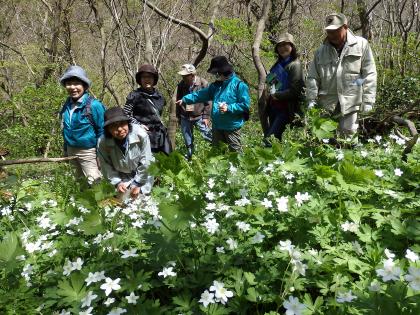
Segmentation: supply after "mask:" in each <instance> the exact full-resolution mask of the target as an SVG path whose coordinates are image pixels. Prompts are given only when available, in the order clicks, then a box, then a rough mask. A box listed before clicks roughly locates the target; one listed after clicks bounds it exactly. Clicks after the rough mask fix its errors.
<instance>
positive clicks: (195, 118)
mask: <svg viewBox="0 0 420 315" xmlns="http://www.w3.org/2000/svg"><path fill="white" fill-rule="evenodd" d="M178 74H179V75H181V76H182V80H181V81H180V82H179V83H178V85H177V88H176V93H175V95H174V101H175V102H176V101H178V100H180V99H182V97H184V96H185V95H187V94H189V93H191V92H194V91H199V90H201V89H203V88H206V87H207V86H208V82H207V81H206V80H205V79H203V78H201V77H199V76H198V75H197V70H196V68H195V67H194V65H192V64H184V65H182V66H181V70H180V71H179V72H178ZM210 111H211V102H203V103H197V104H194V105H192V104H191V105H187V106H177V107H176V117H177V118H178V120H179V122H180V126H181V132H182V136H183V137H184V143H185V146H186V148H187V155H186V157H187V158H188V159H191V157H192V155H193V153H194V148H195V146H194V132H193V129H194V127H196V128H198V130H199V131H200V133H201V135H202V137H203V139H204V140H206V141H209V142H211V140H212V134H211V129H210Z"/></svg>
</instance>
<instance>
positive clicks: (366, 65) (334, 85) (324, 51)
mask: <svg viewBox="0 0 420 315" xmlns="http://www.w3.org/2000/svg"><path fill="white" fill-rule="evenodd" d="M376 80H377V74H376V66H375V59H374V57H373V54H372V50H371V49H370V47H369V43H368V41H367V40H366V39H364V38H362V37H359V36H355V35H354V34H353V33H352V32H351V31H350V30H348V31H347V41H346V44H345V46H344V48H343V50H342V52H341V55H340V56H338V53H337V51H336V49H335V48H334V47H333V46H332V45H331V44H330V43H329V42H327V41H325V43H324V44H323V45H322V46H321V47H320V48H319V49H318V50H317V51H316V52H315V57H314V60H313V61H312V63H311V66H310V69H309V73H308V78H307V81H306V98H307V100H308V101H318V104H320V105H321V106H322V107H324V108H325V109H327V110H329V111H334V109H335V107H336V105H337V103H340V105H341V112H342V114H343V115H345V114H348V113H351V112H354V111H358V110H360V109H361V107H362V106H363V105H365V104H369V105H373V104H374V103H375V97H376Z"/></svg>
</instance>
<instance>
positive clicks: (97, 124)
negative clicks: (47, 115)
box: [61, 93, 105, 149]
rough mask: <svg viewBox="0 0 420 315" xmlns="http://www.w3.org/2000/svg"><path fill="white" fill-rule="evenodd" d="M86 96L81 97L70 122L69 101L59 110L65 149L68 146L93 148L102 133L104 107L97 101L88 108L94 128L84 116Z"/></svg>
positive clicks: (93, 101) (70, 102)
mask: <svg viewBox="0 0 420 315" xmlns="http://www.w3.org/2000/svg"><path fill="white" fill-rule="evenodd" d="M88 96H89V94H88V93H85V94H84V95H83V96H82V98H81V100H82V102H81V103H78V107H77V108H76V110H75V111H74V112H73V115H72V117H71V121H70V110H71V105H72V101H71V99H70V98H68V99H67V101H66V102H65V103H64V105H63V108H62V110H61V120H62V128H63V137H64V145H65V147H67V146H70V147H76V148H84V149H91V148H95V147H96V143H97V141H98V139H99V137H100V136H102V134H103V133H104V113H105V107H104V105H102V103H101V102H100V101H99V100H97V99H93V100H92V102H91V106H90V108H91V118H92V122H93V124H94V126H92V124H91V122H90V120H89V118H88V117H87V116H86V115H85V107H86V103H87V102H86V101H87V99H88Z"/></svg>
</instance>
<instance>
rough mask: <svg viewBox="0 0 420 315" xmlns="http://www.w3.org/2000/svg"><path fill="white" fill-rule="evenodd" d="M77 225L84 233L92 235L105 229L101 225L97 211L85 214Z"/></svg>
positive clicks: (100, 218)
mask: <svg viewBox="0 0 420 315" xmlns="http://www.w3.org/2000/svg"><path fill="white" fill-rule="evenodd" d="M79 226H80V228H81V229H82V230H83V232H84V233H85V234H86V235H94V234H98V233H102V232H104V231H105V229H104V227H103V225H102V217H101V216H100V214H99V213H98V212H97V211H93V212H91V213H89V214H88V215H87V216H85V217H84V220H83V222H82V223H81V224H80V225H79Z"/></svg>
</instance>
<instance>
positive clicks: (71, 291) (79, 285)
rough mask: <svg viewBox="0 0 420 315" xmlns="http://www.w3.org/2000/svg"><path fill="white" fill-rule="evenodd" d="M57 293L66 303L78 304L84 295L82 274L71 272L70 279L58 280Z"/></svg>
mask: <svg viewBox="0 0 420 315" xmlns="http://www.w3.org/2000/svg"><path fill="white" fill-rule="evenodd" d="M57 294H58V295H59V296H61V297H62V298H63V300H64V302H66V303H67V304H68V305H72V304H78V303H80V301H81V300H82V299H83V298H84V297H85V296H86V287H85V286H84V276H83V275H82V274H80V273H73V274H72V275H71V276H70V280H62V281H59V282H58V289H57Z"/></svg>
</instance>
